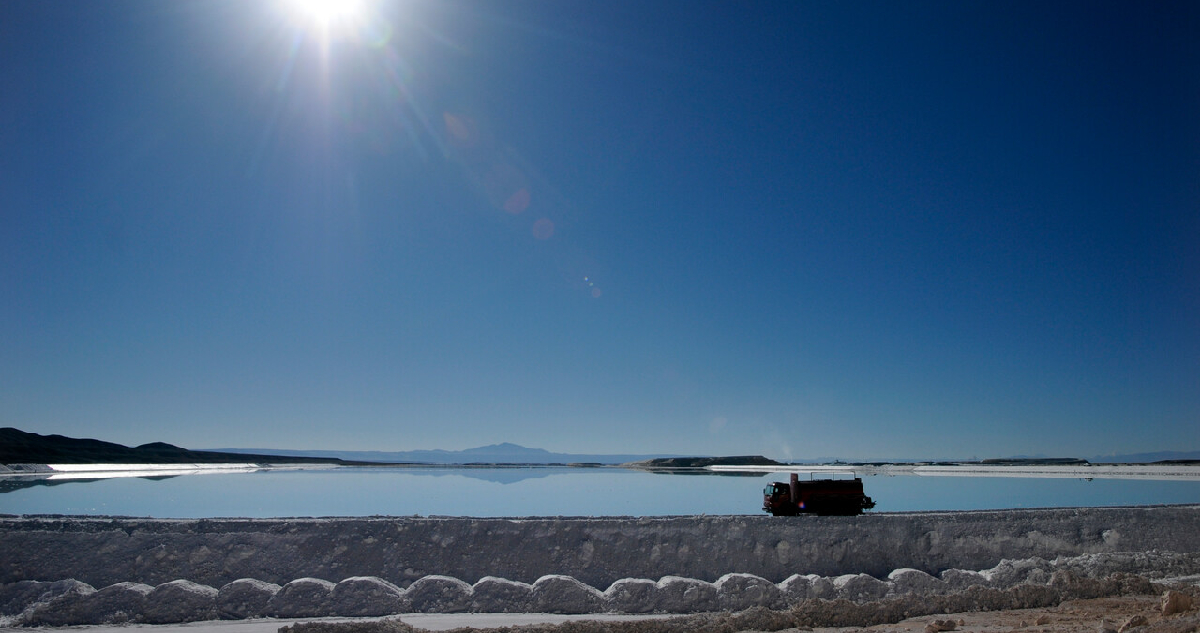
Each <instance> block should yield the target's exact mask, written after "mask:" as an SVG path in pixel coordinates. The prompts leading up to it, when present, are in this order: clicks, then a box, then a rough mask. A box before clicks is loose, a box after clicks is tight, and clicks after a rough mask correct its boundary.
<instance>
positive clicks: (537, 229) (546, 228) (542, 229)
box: [533, 218, 554, 240]
mask: <svg viewBox="0 0 1200 633" xmlns="http://www.w3.org/2000/svg"><path fill="white" fill-rule="evenodd" d="M533 236H534V237H535V238H537V239H539V240H548V239H550V238H552V237H554V222H551V221H550V218H542V219H540V220H538V221H537V222H534V223H533Z"/></svg>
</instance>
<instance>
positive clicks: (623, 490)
mask: <svg viewBox="0 0 1200 633" xmlns="http://www.w3.org/2000/svg"><path fill="white" fill-rule="evenodd" d="M786 480H787V475H785V474H779V473H774V474H766V475H757V474H756V475H751V476H720V475H668V474H655V473H648V472H641V471H633V470H625V469H619V468H595V469H593V468H566V467H530V468H465V469H464V468H458V469H456V468H430V469H424V468H422V469H410V468H379V467H349V468H337V469H332V470H285V471H257V472H245V473H224V474H204V475H184V476H178V477H170V478H162V479H147V478H137V477H127V478H112V479H100V480H68V481H64V482H54V483H53V484H51V483H50V482H48V481H45V480H43V481H42V482H38V483H35V482H33V481H31V480H18V479H13V478H8V479H6V480H0V513H3V514H74V515H115V516H145V517H158V518H199V517H256V518H269V517H305V516H309V517H318V516H371V515H395V516H403V515H409V516H411V515H421V516H435V515H448V516H475V517H488V516H505V517H512V516H669V515H693V514H761V513H762V512H761V510H760V507H761V504H762V489H763V487H764V486H765V485H766V483H768V482H770V481H786ZM863 485H864V487H865V491H866V493H867V494H868V495H869V496H871V497H872V498H873V499H874V500H875V502H876V503H877V506H876V508H875V509H874V510H873V512H898V511H919V510H980V509H1004V508H1038V507H1081V506H1083V507H1098V506H1132V505H1157V504H1197V503H1200V481H1196V480H1182V481H1163V480H1145V479H1133V480H1129V479H1095V480H1090V481H1089V480H1085V479H1039V478H1028V477H1021V478H1009V477H918V476H868V477H864V478H863Z"/></svg>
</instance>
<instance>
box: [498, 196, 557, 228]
mask: <svg viewBox="0 0 1200 633" xmlns="http://www.w3.org/2000/svg"><path fill="white" fill-rule="evenodd" d="M528 208H529V190H528V189H526V188H525V187H521V188H520V189H518V190H517V191H516V192H515V193H513V195H511V196H509V197H508V200H505V201H504V210H505V211H507V212H509V213H512V214H513V215H516V214H518V213H520V212H522V211H524V210H525V209H528ZM551 230H553V228H552V229H551Z"/></svg>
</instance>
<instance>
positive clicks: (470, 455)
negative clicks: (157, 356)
mask: <svg viewBox="0 0 1200 633" xmlns="http://www.w3.org/2000/svg"><path fill="white" fill-rule="evenodd" d="M212 450H215V451H221V452H223V453H235V454H236V453H255V454H259V455H275V456H278V457H298V456H307V457H325V458H330V459H342V460H347V461H357V462H382V463H390V464H605V465H611V464H625V463H628V462H636V461H643V460H647V459H659V458H669V457H682V455H635V454H604V455H592V454H583V453H552V452H550V451H548V450H546V449H544V448H528V447H525V446H521V445H519V444H512V443H509V442H504V443H502V444H490V445H488V446H480V447H479V448H468V449H465V450H461V451H446V450H441V449H432V450H416V451H327V450H284V449H274V448H216V449H212Z"/></svg>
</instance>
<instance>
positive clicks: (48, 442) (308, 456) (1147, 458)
mask: <svg viewBox="0 0 1200 633" xmlns="http://www.w3.org/2000/svg"><path fill="white" fill-rule="evenodd" d="M679 458H688V459H692V460H696V459H702V460H703V459H708V458H703V457H700V458H697V457H696V456H690V455H678V454H650V455H646V454H601V455H592V454H584V453H553V452H550V451H547V450H545V449H541V448H528V447H525V446H520V445H517V444H511V443H508V442H505V443H502V444H491V445H489V446H481V447H479V448H469V449H466V450H461V451H447V450H440V449H436V450H416V451H330V450H287V449H270V448H220V449H204V450H192V449H186V448H180V447H178V446H173V445H171V444H165V443H163V442H153V443H150V444H143V445H141V446H135V447H128V446H122V445H120V444H114V443H112V442H104V441H101V440H93V439H78V438H71V437H65V436H62V435H39V434H37V433H26V432H24V431H21V430H18V429H15V428H11V427H6V428H0V464H98V463H126V464H130V463H141V464H178V463H238V462H255V463H279V462H289V463H356V462H357V463H362V462H375V463H392V464H604V465H612V464H626V463H629V462H646V461H648V460H677V459H679ZM729 459H739V458H727V457H726V458H721V459H720V460H719V461H721V463H726V462H727V460H729ZM757 459H763V458H757ZM1013 459H1017V458H1013ZM1019 459H1025V460H1028V459H1039V460H1045V459H1046V458H1044V457H1042V456H1035V457H1032V458H1029V457H1025V456H1019ZM767 461H770V460H767ZM835 461H837V460H833V459H825V460H804V461H803V462H801V461H795V462H792V463H797V464H799V463H832V462H835ZM905 461H911V460H893V462H894V463H900V462H905ZM1051 461H1062V460H1061V459H1057V460H1051ZM1071 461H1075V462H1080V461H1083V460H1071ZM1088 461H1091V462H1093V463H1131V464H1149V463H1154V462H1187V461H1192V462H1195V461H1200V451H1160V452H1153V453H1131V454H1125V455H1101V456H1097V457H1093V458H1091V459H1090V460H1088ZM666 463H667V462H666V461H660V464H659V465H662V464H666ZM679 464H682V462H678V463H676V464H671V465H679Z"/></svg>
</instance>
